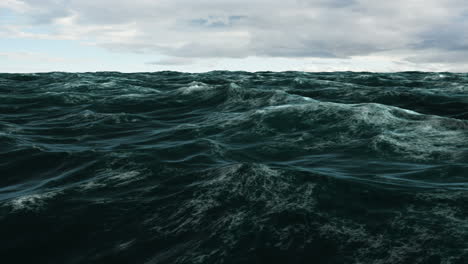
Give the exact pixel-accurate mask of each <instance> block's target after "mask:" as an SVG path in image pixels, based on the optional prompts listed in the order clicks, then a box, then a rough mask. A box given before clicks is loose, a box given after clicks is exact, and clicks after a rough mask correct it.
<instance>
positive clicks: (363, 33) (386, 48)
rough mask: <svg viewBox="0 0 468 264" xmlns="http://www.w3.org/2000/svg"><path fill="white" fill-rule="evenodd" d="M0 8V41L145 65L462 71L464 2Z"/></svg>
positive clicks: (117, 0)
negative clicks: (391, 66) (365, 61)
mask: <svg viewBox="0 0 468 264" xmlns="http://www.w3.org/2000/svg"><path fill="white" fill-rule="evenodd" d="M0 8H5V9H8V10H10V11H11V12H14V13H15V15H16V17H17V19H16V20H15V21H12V22H11V21H10V23H8V24H5V25H0V37H9V38H11V37H17V38H29V39H52V40H53V39H57V40H60V39H62V40H64V39H66V40H73V41H78V42H80V43H81V44H83V45H95V46H98V47H102V48H104V49H106V50H110V51H113V52H117V53H119V52H127V53H128V52H130V53H136V54H141V53H143V54H148V55H149V59H148V61H147V62H145V63H147V64H154V65H183V64H192V63H194V62H195V61H197V60H203V59H208V58H209V59H214V58H219V59H227V58H236V59H242V58H249V57H263V58H289V59H304V58H312V59H314V58H315V59H317V58H318V59H320V60H321V61H322V60H323V59H329V60H330V61H336V60H337V59H341V60H353V59H354V58H361V60H362V58H365V57H366V56H368V57H369V58H372V57H373V58H375V57H376V56H378V57H379V58H382V60H383V61H385V60H388V61H396V62H398V63H400V64H401V63H408V64H411V65H413V66H414V67H420V68H421V69H422V70H424V69H427V67H426V66H427V65H428V64H430V63H433V64H434V63H435V64H440V65H444V67H445V68H444V69H448V70H454V71H466V70H468V69H467V67H466V66H465V65H466V63H467V62H468V30H467V29H468V3H467V2H466V0H392V1H375V0H328V1H326V0H309V1H307V0H295V1H273V0H269V1H266V0H248V1H247V0H235V1H234V0H22V1H20V0H1V1H0ZM35 28H38V29H39V28H40V29H41V30H34V29H35ZM151 54H158V55H160V56H163V57H164V58H163V59H160V60H153V59H151V57H150V55H151ZM338 69H339V68H338Z"/></svg>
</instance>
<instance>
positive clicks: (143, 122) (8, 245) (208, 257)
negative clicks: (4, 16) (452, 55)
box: [0, 71, 468, 263]
mask: <svg viewBox="0 0 468 264" xmlns="http://www.w3.org/2000/svg"><path fill="white" fill-rule="evenodd" d="M467 87H468V75H467V74H461V73H460V74H455V73H423V72H402V73H388V74H386V73H385V74H384V73H366V72H362V73H353V72H335V73H306V72H256V73H249V72H226V71H214V72H208V73H200V74H192V73H178V72H157V73H132V74H124V73H118V72H99V73H61V72H54V73H40V74H0V100H1V102H2V103H1V104H0V175H1V177H0V233H1V234H2V242H0V254H1V255H2V256H4V258H5V259H13V258H14V259H15V261H16V262H19V263H26V262H32V261H34V262H39V263H50V262H60V263H107V262H108V263H127V262H132V263H219V262H226V263H238V262H241V263H263V262H272V263H277V262H288V263H303V262H306V261H310V260H312V259H313V260H314V261H316V262H317V263H369V262H372V263H464V262H465V260H466V258H467V257H468V256H467V254H466V246H465V245H466V242H467V241H468V226H467V225H466V224H464V223H465V222H466V219H467V217H468V211H467V209H466V206H464V205H465V204H466V202H467V201H468V197H467V195H466V190H467V189H468V178H467V176H466V171H467V170H468V115H467V113H468V112H467V109H468V100H467V99H468V97H467ZM427 248H431V249H432V250H431V252H429V253H428V252H427ZM57 252H60V254H57ZM25 253H26V254H25ZM33 257H34V259H32V258H33Z"/></svg>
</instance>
